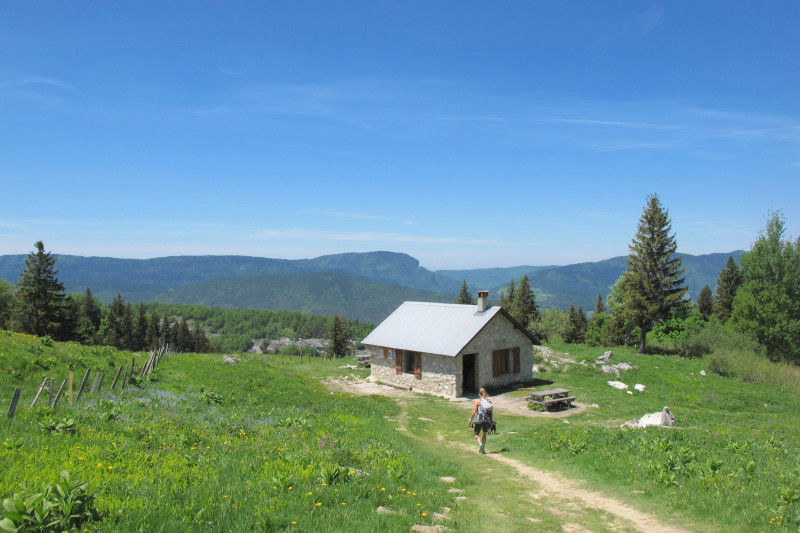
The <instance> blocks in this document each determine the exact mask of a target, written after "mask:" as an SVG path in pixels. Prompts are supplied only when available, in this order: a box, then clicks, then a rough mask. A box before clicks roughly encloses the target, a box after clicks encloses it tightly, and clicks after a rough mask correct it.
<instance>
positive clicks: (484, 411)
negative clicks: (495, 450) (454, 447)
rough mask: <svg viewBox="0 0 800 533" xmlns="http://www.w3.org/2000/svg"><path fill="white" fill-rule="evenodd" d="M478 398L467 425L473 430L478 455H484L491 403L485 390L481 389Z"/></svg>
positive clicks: (489, 426)
mask: <svg viewBox="0 0 800 533" xmlns="http://www.w3.org/2000/svg"><path fill="white" fill-rule="evenodd" d="M478 396H479V398H478V399H477V400H475V407H474V408H473V409H472V414H471V415H469V425H471V426H472V427H473V428H474V429H475V440H476V441H478V453H482V454H485V453H486V449H485V447H486V432H487V431H489V428H491V427H492V424H493V422H492V410H493V406H492V402H491V401H490V400H489V397H488V395H487V394H486V389H484V388H483V387H481V389H480V390H479V391H478Z"/></svg>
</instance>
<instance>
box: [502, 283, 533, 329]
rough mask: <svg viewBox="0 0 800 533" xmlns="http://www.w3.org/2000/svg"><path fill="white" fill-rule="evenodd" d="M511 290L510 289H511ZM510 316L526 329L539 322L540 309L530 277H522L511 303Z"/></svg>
mask: <svg viewBox="0 0 800 533" xmlns="http://www.w3.org/2000/svg"><path fill="white" fill-rule="evenodd" d="M509 290H510V288H509ZM508 312H509V314H510V315H511V316H513V317H514V318H515V319H516V320H517V321H518V322H519V323H520V324H522V325H523V326H525V327H526V328H527V327H529V326H530V324H531V323H533V322H536V321H538V320H539V316H540V315H539V307H538V306H537V305H536V296H535V295H534V294H533V289H531V285H530V283H529V282H528V275H527V274H526V275H524V276H522V278H520V280H519V285H518V286H517V288H516V292H515V294H514V299H513V300H512V302H511V309H509V311H508Z"/></svg>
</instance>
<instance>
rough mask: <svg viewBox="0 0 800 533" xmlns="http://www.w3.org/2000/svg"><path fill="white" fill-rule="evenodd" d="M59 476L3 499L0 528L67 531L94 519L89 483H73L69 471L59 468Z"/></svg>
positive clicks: (94, 510)
mask: <svg viewBox="0 0 800 533" xmlns="http://www.w3.org/2000/svg"><path fill="white" fill-rule="evenodd" d="M60 477H61V480H60V481H59V482H58V483H56V484H55V485H47V486H45V487H44V489H43V490H42V492H39V493H36V494H31V495H30V496H27V497H26V496H25V495H24V494H16V493H15V494H14V495H13V496H12V497H11V498H6V499H4V500H3V510H4V511H5V513H6V516H5V518H3V520H0V529H3V530H5V531H53V530H55V531H69V530H73V529H77V528H80V527H81V526H82V525H84V524H85V523H86V522H88V521H90V520H97V519H98V518H99V513H98V511H97V509H96V508H95V507H94V500H95V497H96V496H95V495H94V494H90V493H89V492H88V491H87V490H86V488H87V486H88V483H77V482H76V483H72V482H71V481H70V475H69V472H67V471H66V470H63V471H62V472H61V476H60Z"/></svg>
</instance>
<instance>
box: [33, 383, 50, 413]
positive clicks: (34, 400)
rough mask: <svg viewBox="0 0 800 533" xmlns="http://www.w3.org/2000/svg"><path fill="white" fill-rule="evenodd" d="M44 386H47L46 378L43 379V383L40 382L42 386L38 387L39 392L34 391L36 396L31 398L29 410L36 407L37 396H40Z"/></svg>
mask: <svg viewBox="0 0 800 533" xmlns="http://www.w3.org/2000/svg"><path fill="white" fill-rule="evenodd" d="M45 385H47V378H44V381H42V384H41V385H39V390H38V391H36V396H34V397H33V401H32V402H31V408H33V406H34V405H36V401H37V400H38V399H39V396H40V395H41V394H42V391H43V390H44V386H45Z"/></svg>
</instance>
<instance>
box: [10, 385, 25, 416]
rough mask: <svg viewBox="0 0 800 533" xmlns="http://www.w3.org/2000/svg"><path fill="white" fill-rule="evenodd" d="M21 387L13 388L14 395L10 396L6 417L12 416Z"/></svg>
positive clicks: (15, 409)
mask: <svg viewBox="0 0 800 533" xmlns="http://www.w3.org/2000/svg"><path fill="white" fill-rule="evenodd" d="M21 392H22V389H14V396H13V397H12V398H11V407H9V408H8V418H14V413H15V412H16V411H17V402H18V401H19V395H20V393H21Z"/></svg>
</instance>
